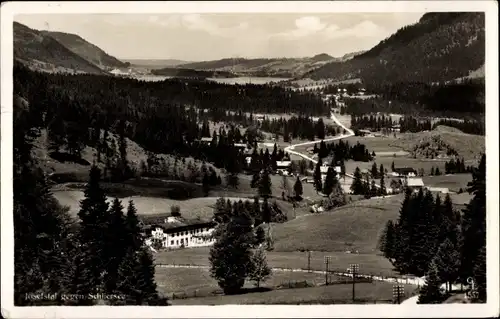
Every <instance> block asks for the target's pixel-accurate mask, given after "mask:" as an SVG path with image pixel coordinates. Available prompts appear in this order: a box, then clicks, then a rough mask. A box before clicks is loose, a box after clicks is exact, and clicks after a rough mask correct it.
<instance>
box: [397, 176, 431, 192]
mask: <svg viewBox="0 0 500 319" xmlns="http://www.w3.org/2000/svg"><path fill="white" fill-rule="evenodd" d="M401 182H402V184H403V185H404V186H405V187H407V188H409V189H411V190H412V191H414V192H418V191H419V190H420V189H424V188H425V185H424V181H423V180H422V179H421V178H403V179H402V181H401Z"/></svg>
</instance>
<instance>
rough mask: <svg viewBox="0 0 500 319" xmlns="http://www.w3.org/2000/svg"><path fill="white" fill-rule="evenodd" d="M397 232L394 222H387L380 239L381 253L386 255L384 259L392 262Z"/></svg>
mask: <svg viewBox="0 0 500 319" xmlns="http://www.w3.org/2000/svg"><path fill="white" fill-rule="evenodd" d="M396 239H397V238H396V231H395V226H394V223H393V222H392V220H389V221H387V224H386V225H385V229H384V231H383V233H382V236H381V238H380V243H379V247H380V251H382V252H383V253H384V257H385V258H387V259H389V260H391V259H392V258H393V257H394V249H395V241H396Z"/></svg>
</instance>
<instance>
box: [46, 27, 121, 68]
mask: <svg viewBox="0 0 500 319" xmlns="http://www.w3.org/2000/svg"><path fill="white" fill-rule="evenodd" d="M40 33H42V34H43V35H46V36H50V37H52V38H54V39H56V40H57V41H58V42H59V43H61V44H62V45H64V46H65V47H66V48H68V49H69V50H70V51H71V52H73V53H75V54H77V55H79V56H81V57H82V58H84V59H85V60H87V61H89V62H91V63H93V64H95V65H97V66H99V67H100V68H103V69H104V68H121V67H127V66H129V65H130V63H126V62H122V61H120V60H118V59H117V58H115V57H113V56H110V55H109V54H107V53H106V52H104V51H103V50H102V49H101V48H99V47H97V46H96V45H94V44H92V43H90V42H88V41H86V40H85V39H83V38H82V37H80V36H78V35H76V34H72V33H65V32H54V31H40Z"/></svg>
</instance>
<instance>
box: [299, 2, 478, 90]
mask: <svg viewBox="0 0 500 319" xmlns="http://www.w3.org/2000/svg"><path fill="white" fill-rule="evenodd" d="M484 52H485V27H484V14H483V13H461V12H454V13H427V14H425V15H424V16H423V17H422V18H421V19H420V21H419V22H418V23H416V24H414V25H410V26H406V27H403V28H401V29H400V30H398V31H397V32H396V33H395V34H393V35H392V36H390V37H389V38H387V39H385V40H383V41H381V42H380V43H379V44H378V45H376V46H375V47H374V48H372V49H371V50H369V51H367V52H365V53H363V54H360V55H358V56H356V57H354V58H353V59H351V60H349V61H346V62H333V63H328V64H325V65H324V66H322V67H320V68H318V69H316V70H313V71H311V72H309V73H307V74H305V75H304V77H309V78H313V79H321V78H333V79H336V80H345V79H355V78H360V79H361V80H362V81H363V83H365V84H374V83H394V82H424V83H434V82H444V81H450V80H454V79H457V78H461V77H465V76H468V75H469V73H470V72H472V71H474V70H477V69H479V68H480V67H481V66H482V65H484V60H485V53H484Z"/></svg>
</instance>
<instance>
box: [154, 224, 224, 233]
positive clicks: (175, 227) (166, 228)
mask: <svg viewBox="0 0 500 319" xmlns="http://www.w3.org/2000/svg"><path fill="white" fill-rule="evenodd" d="M215 225H217V223H215V222H213V221H210V222H197V223H193V224H169V223H167V224H153V225H150V226H149V228H150V229H154V228H161V229H163V232H165V233H167V234H172V233H177V232H180V231H185V230H193V229H199V228H205V227H215Z"/></svg>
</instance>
